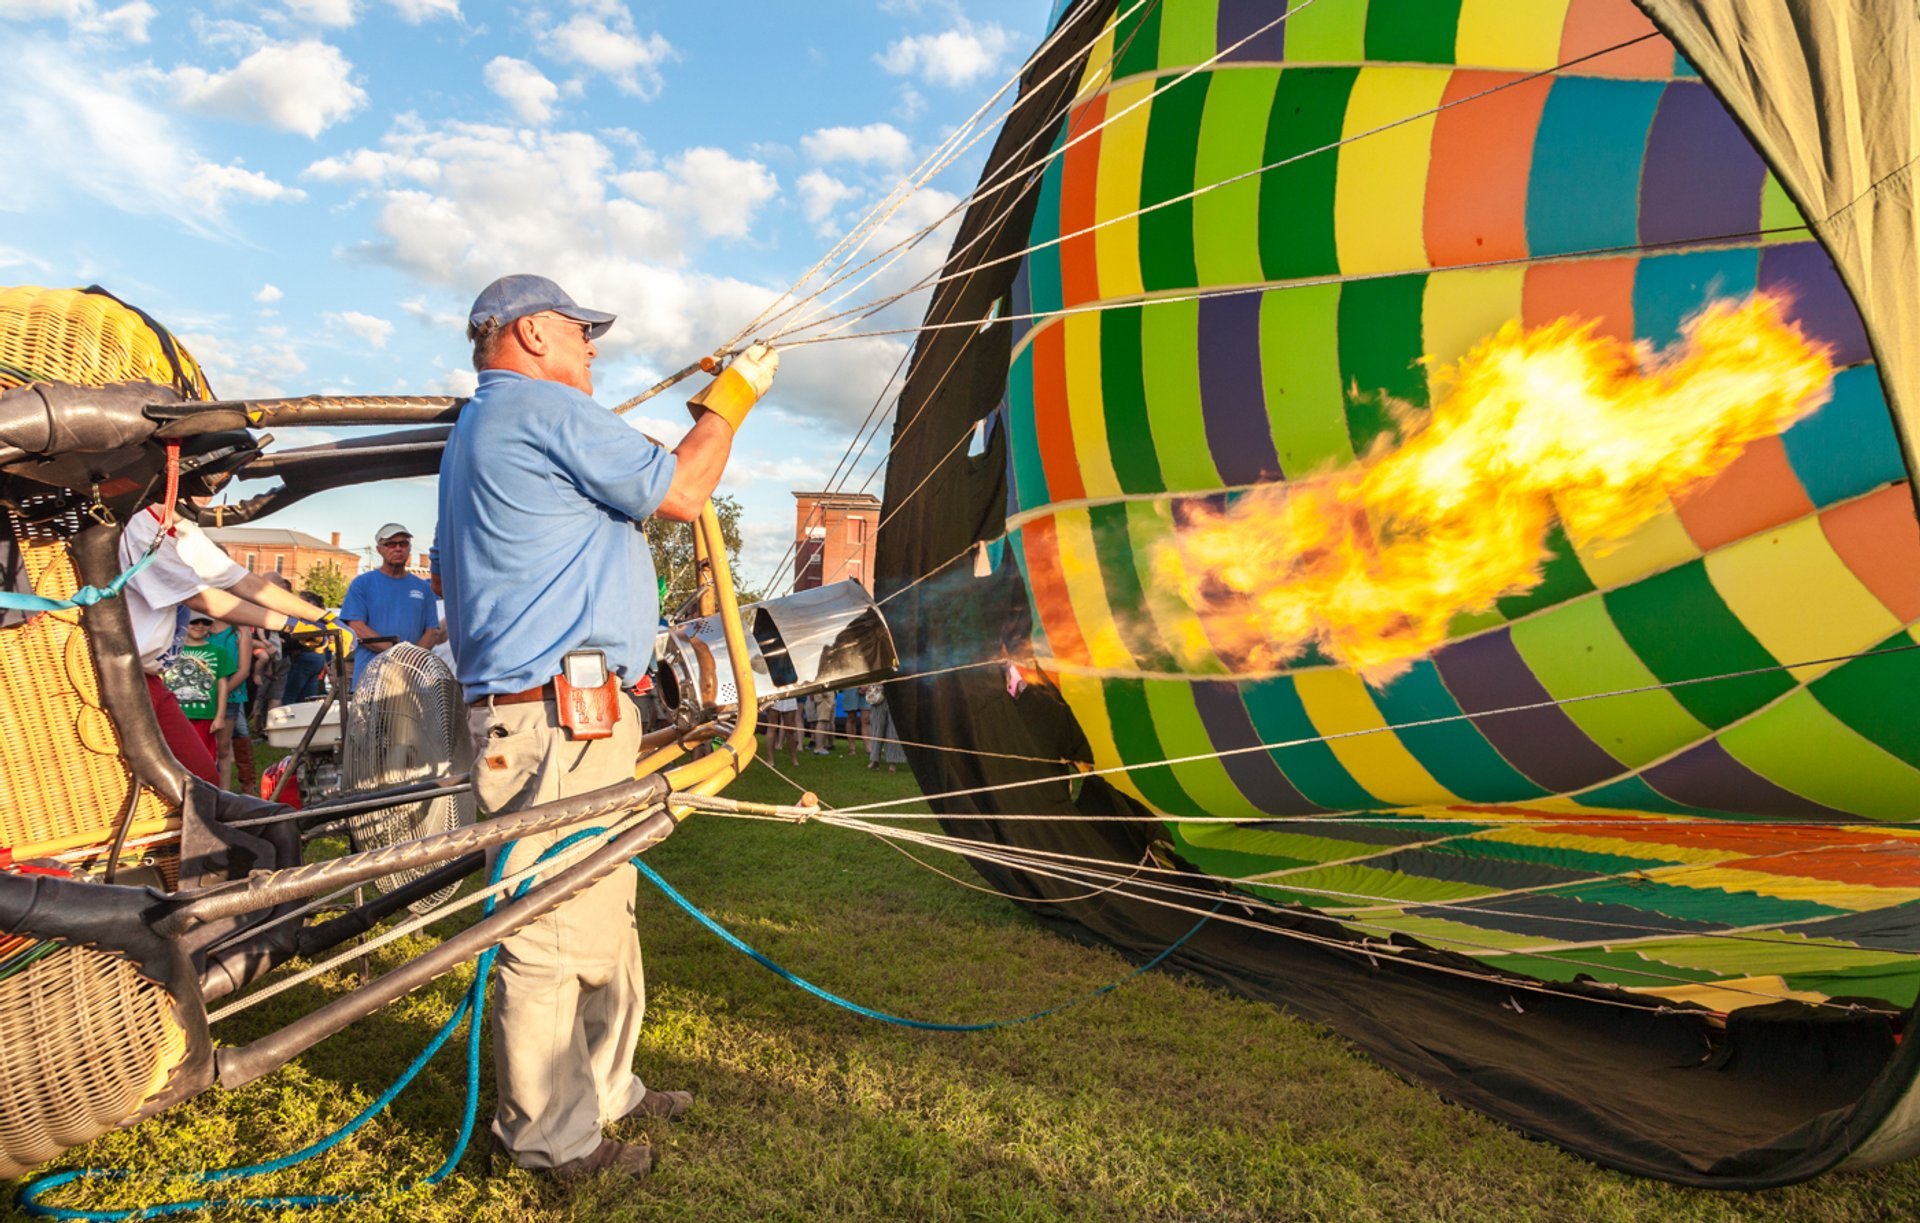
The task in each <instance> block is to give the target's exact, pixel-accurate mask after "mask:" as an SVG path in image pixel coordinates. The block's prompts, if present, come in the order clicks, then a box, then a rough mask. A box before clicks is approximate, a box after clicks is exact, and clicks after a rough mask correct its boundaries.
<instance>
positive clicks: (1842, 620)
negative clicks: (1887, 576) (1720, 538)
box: [1707, 518, 1902, 683]
mask: <svg viewBox="0 0 1920 1223" xmlns="http://www.w3.org/2000/svg"><path fill="white" fill-rule="evenodd" d="M1707 576H1708V577H1709V578H1711V579H1712V581H1713V586H1714V589H1715V590H1717V591H1719V592H1720V597H1721V598H1722V599H1724V600H1726V604H1727V606H1728V607H1729V608H1731V609H1733V614H1734V615H1736V616H1738V617H1740V622H1741V623H1742V624H1744V625H1746V626H1747V631H1748V632H1750V633H1752V634H1753V635H1754V636H1755V637H1758V638H1759V639H1760V644H1761V645H1763V646H1765V647H1766V650H1767V653H1769V654H1771V655H1773V656H1774V657H1775V658H1776V659H1778V660H1779V661H1781V662H1796V661H1799V660H1801V659H1806V658H1824V657H1828V656H1831V655H1836V654H1845V653H1849V652H1851V651H1854V650H1862V649H1865V648H1867V647H1868V646H1871V645H1874V644H1876V643H1878V642H1880V641H1884V640H1885V639H1886V638H1888V637H1891V636H1892V635H1893V634H1895V633H1897V632H1899V631H1900V629H1901V628H1902V625H1901V623H1900V621H1898V620H1896V619H1895V618H1894V616H1893V614H1892V613H1891V612H1889V611H1888V610H1887V609H1886V605H1885V604H1883V603H1881V602H1880V600H1879V599H1877V598H1875V597H1874V595H1873V592H1872V591H1870V590H1868V589H1867V588H1866V587H1865V586H1863V585H1861V584H1860V579H1859V578H1856V577H1854V576H1853V570H1851V569H1849V568H1847V565H1846V562H1845V561H1843V560H1841V559H1840V557H1839V556H1838V555H1837V554H1836V553H1835V552H1834V550H1833V546H1832V545H1831V544H1829V543H1828V542H1827V536H1826V533H1825V532H1824V531H1822V530H1821V529H1820V522H1819V520H1818V519H1816V518H1803V519H1801V520H1800V521H1799V522H1794V523H1789V524H1788V525H1786V526H1784V527H1782V528H1780V529H1779V530H1777V531H1769V532H1767V533H1766V534H1765V535H1755V536H1752V537H1750V538H1748V539H1743V540H1741V541H1740V542H1738V543H1735V544H1729V545H1728V546H1727V547H1725V548H1722V549H1720V550H1719V551H1717V552H1712V553H1709V554H1708V556H1707ZM1832 669H1833V664H1828V665H1824V666H1818V667H1795V668H1794V669H1793V672H1792V674H1793V676H1794V678H1795V679H1797V680H1799V681H1800V682H1801V683H1806V682H1807V681H1808V680H1811V679H1814V678H1816V677H1817V676H1820V675H1824V674H1825V673H1826V672H1828V671H1830V670H1832Z"/></svg>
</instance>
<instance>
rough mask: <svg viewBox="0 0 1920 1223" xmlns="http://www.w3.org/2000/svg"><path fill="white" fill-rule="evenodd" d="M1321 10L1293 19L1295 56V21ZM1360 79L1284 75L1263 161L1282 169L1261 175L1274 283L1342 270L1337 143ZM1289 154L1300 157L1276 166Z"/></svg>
mask: <svg viewBox="0 0 1920 1223" xmlns="http://www.w3.org/2000/svg"><path fill="white" fill-rule="evenodd" d="M1319 7H1321V8H1331V7H1338V6H1333V5H1321V6H1319ZM1314 11H1315V9H1306V10H1304V11H1302V12H1300V13H1297V14H1295V15H1294V16H1293V17H1291V18H1289V19H1288V22H1289V30H1288V34H1287V38H1288V43H1287V53H1288V55H1289V56H1291V55H1292V54H1293V38H1294V36H1295V35H1297V34H1298V33H1299V31H1298V29H1295V28H1293V23H1296V22H1298V21H1299V20H1300V19H1301V18H1302V17H1305V16H1306V15H1307V14H1309V13H1312V12H1314ZM1356 58H1357V57H1356ZM1358 75H1359V69H1357V68H1311V69H1300V68H1290V69H1287V70H1286V71H1283V72H1282V73H1281V74H1280V80H1279V83H1278V86H1277V87H1276V88H1275V90H1274V95H1273V109H1272V112H1271V113H1270V114H1269V115H1268V118H1267V140H1266V147H1265V150H1264V151H1263V152H1262V153H1261V161H1260V164H1261V165H1263V166H1274V167H1275V168H1274V169H1271V170H1268V171H1267V172H1266V173H1265V174H1262V175H1261V176H1260V266H1261V268H1262V270H1263V271H1264V273H1265V278H1266V279H1268V280H1289V279H1293V278H1296V277H1304V276H1328V275H1332V274H1333V273H1335V272H1338V271H1339V270H1340V260H1339V254H1338V251H1337V249H1336V246H1335V243H1334V225H1333V196H1334V181H1335V178H1336V176H1337V175H1338V174H1339V170H1340V159H1339V158H1338V157H1337V156H1335V154H1334V152H1333V150H1332V146H1335V145H1337V144H1338V143H1339V140H1340V132H1341V130H1342V126H1343V125H1344V124H1345V123H1346V118H1347V98H1348V95H1350V94H1351V93H1352V92H1353V82H1354V78H1355V77H1357V76H1358ZM1313 150H1325V151H1321V152H1313ZM1309 153H1310V154H1311V155H1309V156H1301V155H1302V154H1309ZM1289 157H1300V160H1298V161H1291V162H1288V163H1287V164H1286V165H1279V164H1277V163H1279V162H1281V161H1284V160H1285V159H1287V158H1289Z"/></svg>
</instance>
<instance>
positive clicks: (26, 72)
mask: <svg viewBox="0 0 1920 1223" xmlns="http://www.w3.org/2000/svg"><path fill="white" fill-rule="evenodd" d="M0 163H4V164H5V165H6V166H7V167H8V170H9V172H10V173H12V174H13V175H15V176H16V181H20V182H37V183H40V184H42V186H43V188H45V189H47V190H53V189H54V188H55V185H56V184H63V185H65V186H67V187H70V188H72V189H73V190H77V191H81V192H84V193H86V194H88V195H91V196H94V197H96V198H98V199H100V200H103V201H105V202H106V203H109V204H111V205H114V206H115V207H118V208H120V209H122V210H123V211H126V212H133V213H156V214H159V215H162V216H167V217H171V218H172V219H174V220H175V221H177V222H178V223H180V224H181V225H184V226H186V227H187V228H189V229H192V230H195V231H198V232H202V233H215V232H219V231H221V230H223V229H224V228H225V226H226V216H225V211H224V210H225V206H226V205H227V204H228V203H229V202H231V201H233V200H241V201H254V202H259V201H270V200H293V199H299V198H301V193H300V192H299V191H297V190H295V189H293V188H290V187H287V186H284V185H282V184H280V183H277V182H275V181H274V180H273V179H271V178H269V177H267V176H266V175H264V174H261V173H258V172H256V171H251V170H246V169H244V168H242V167H241V166H238V165H221V164H218V163H215V162H213V161H211V160H209V159H208V158H207V157H205V156H204V155H202V154H201V153H200V152H199V150H198V149H196V148H195V147H194V146H193V145H192V144H191V143H190V142H189V141H188V140H187V138H186V137H185V136H184V135H183V134H182V133H181V132H180V131H179V130H178V129H177V128H176V127H175V126H174V123H173V121H172V120H171V119H170V118H169V117H168V116H167V115H165V114H163V113H162V112H160V111H157V110H155V109H153V108H152V107H150V106H148V105H147V104H146V103H145V102H143V101H141V100H140V99H139V98H138V97H136V96H135V95H134V93H133V92H132V89H131V82H130V81H129V78H128V75H127V74H124V73H116V72H113V71H110V70H108V69H106V68H103V67H102V66H101V65H99V64H97V63H92V62H88V61H85V60H82V59H78V58H75V56H74V53H73V51H72V49H71V48H67V47H59V46H55V45H53V44H50V43H46V42H41V41H37V40H26V41H21V42H16V43H14V44H13V45H10V46H9V47H8V49H7V88H6V89H4V90H0Z"/></svg>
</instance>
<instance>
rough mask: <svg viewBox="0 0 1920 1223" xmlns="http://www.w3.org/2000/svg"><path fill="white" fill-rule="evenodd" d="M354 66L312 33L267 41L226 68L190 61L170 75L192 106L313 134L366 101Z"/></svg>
mask: <svg viewBox="0 0 1920 1223" xmlns="http://www.w3.org/2000/svg"><path fill="white" fill-rule="evenodd" d="M352 72H353V65H352V64H350V63H348V62H347V57H346V56H344V55H342V54H341V53H340V50H339V48H337V47H334V46H330V45H329V44H327V43H324V42H319V41H317V40H315V39H310V38H309V39H302V40H300V41H299V42H270V43H267V44H266V45H264V46H262V47H261V48H260V49H259V50H257V51H255V52H253V53H252V54H251V55H248V56H247V57H246V58H245V59H243V60H241V61H240V62H239V63H238V64H236V65H234V66H233V67H232V68H230V69H228V70H226V71H225V72H208V71H207V70H205V69H204V68H196V67H191V66H188V67H183V68H176V69H175V70H174V71H173V72H172V73H170V74H169V76H168V79H169V80H170V81H171V82H172V85H173V89H174V95H175V97H176V98H178V100H179V102H180V104H181V105H182V106H183V107H185V108H186V109H188V110H192V111H197V112H199V113H201V114H208V115H218V116H220V117H222V118H227V119H238V120H241V121H243V122H249V123H265V124H267V125H269V126H271V127H277V128H280V129H282V130H284V131H289V132H298V133H300V134H301V135H303V136H306V137H308V138H312V137H314V136H318V135H319V134H320V133H321V132H323V131H325V130H326V129H327V128H328V127H331V126H332V125H333V124H335V123H338V122H339V121H340V120H342V119H345V118H346V117H347V116H348V115H351V114H352V113H353V112H354V111H356V110H359V109H360V108H361V107H362V106H365V105H366V103H367V94H366V91H365V90H363V89H361V88H360V87H359V86H358V85H355V84H354V83H353V81H352V80H351V79H350V78H351V74H352Z"/></svg>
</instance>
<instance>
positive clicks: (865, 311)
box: [775, 0, 1662, 338]
mask: <svg viewBox="0 0 1920 1223" xmlns="http://www.w3.org/2000/svg"><path fill="white" fill-rule="evenodd" d="M1309 3H1312V0H1305V2H1304V3H1302V4H1301V5H1299V6H1298V8H1305V7H1306V6H1307V4H1309ZM1298 8H1296V9H1290V10H1288V12H1286V13H1284V14H1282V15H1281V16H1280V17H1279V18H1277V19H1276V20H1274V21H1272V22H1269V23H1268V26H1267V27H1262V29H1261V30H1257V31H1255V35H1257V34H1260V33H1263V32H1264V31H1265V29H1267V28H1270V27H1271V26H1274V25H1278V24H1279V23H1280V22H1281V21H1284V20H1285V19H1286V18H1287V17H1289V16H1291V15H1292V14H1293V13H1294V12H1297V11H1298ZM1255 35H1249V36H1248V37H1249V38H1251V37H1254V36H1255ZM1660 37H1662V35H1661V34H1660V33H1659V32H1658V31H1648V32H1647V33H1645V34H1641V35H1639V36H1637V37H1634V38H1629V39H1626V40H1624V41H1621V42H1618V43H1615V44H1613V45H1612V46H1610V47H1602V48H1600V49H1599V50H1596V51H1591V52H1588V53H1587V54H1585V55H1580V56H1576V57H1574V58H1573V59H1569V60H1566V61H1564V62H1562V63H1558V64H1555V65H1553V66H1552V67H1550V68H1542V69H1539V70H1538V71H1535V72H1530V73H1527V74H1525V75H1523V76H1518V77H1515V78H1514V79H1512V80H1510V81H1503V82H1501V83H1500V84H1498V85H1492V86H1489V87H1487V88H1486V89H1482V90H1479V91H1478V92H1475V93H1470V94H1467V95H1465V96H1463V97H1459V98H1455V99H1453V100H1452V101H1448V102H1442V103H1439V104H1438V105H1435V106H1431V107H1428V108H1426V109H1425V110H1421V111H1417V112H1415V113H1413V114H1409V115H1403V116H1401V117H1399V118H1396V119H1390V120H1388V121H1387V122H1385V123H1382V124H1379V125H1377V126H1375V127H1370V128H1367V129H1366V130H1364V131H1359V132H1354V133H1351V134H1349V135H1344V136H1341V137H1340V138H1339V139H1338V140H1333V141H1330V142H1328V143H1326V144H1322V145H1319V146H1317V147H1315V148H1311V149H1305V150H1302V151H1301V152H1298V153H1291V154H1288V155H1287V156H1285V157H1282V158H1280V159H1279V160H1278V161H1272V162H1268V163H1267V164H1265V165H1262V166H1257V167H1255V168H1253V169H1251V170H1246V171H1242V172H1241V173H1239V174H1236V175H1233V176H1232V177H1230V178H1225V179H1221V180H1220V181H1219V182H1215V183H1208V184H1207V185H1206V186H1204V187H1196V188H1194V189H1192V190H1191V191H1188V192H1186V193H1184V194H1181V195H1176V196H1172V197H1170V198H1168V199H1164V200H1157V201H1155V202H1154V203H1152V204H1146V205H1143V206H1141V207H1139V208H1136V209H1134V210H1133V211H1132V212H1126V213H1120V214H1118V215H1116V216H1112V217H1105V218H1102V219H1101V220H1098V221H1095V222H1094V223H1092V224H1090V225H1087V226H1085V227H1084V228H1081V229H1076V230H1073V231H1071V232H1069V233H1063V234H1059V235H1056V236H1055V237H1052V238H1048V239H1046V240H1045V241H1042V242H1038V243H1035V244H1034V245H1032V246H1029V247H1028V248H1027V249H1025V250H1023V251H1015V252H1013V253H1011V254H1007V255H1002V256H1000V257H998V258H996V259H990V260H987V261H986V262H984V263H981V264H978V265H976V267H977V268H989V267H993V266H995V265H996V264H1000V263H1005V262H1008V261H1009V260H1014V259H1022V258H1025V257H1026V256H1028V255H1030V254H1033V253H1034V252H1036V251H1041V250H1045V249H1047V248H1049V247H1053V246H1058V245H1061V244H1062V243H1065V242H1070V241H1072V240H1073V239H1075V238H1080V237H1085V236H1086V235H1088V234H1091V233H1094V232H1096V231H1098V230H1101V229H1105V228H1107V227H1108V226H1110V225H1118V224H1121V223H1123V222H1126V221H1132V220H1137V219H1138V218H1140V217H1143V216H1146V215H1147V214H1148V213H1151V212H1157V211H1159V210H1160V209H1163V208H1171V207H1173V206H1174V205H1176V204H1184V203H1189V202H1191V201H1193V200H1196V199H1198V198H1200V197H1201V196H1203V195H1206V194H1207V193H1209V192H1212V191H1218V190H1220V189H1221V188H1223V187H1230V186H1232V185H1234V184H1235V183H1240V182H1244V181H1246V180H1247V179H1250V178H1256V177H1258V176H1260V175H1263V174H1266V173H1268V172H1270V171H1272V170H1277V169H1280V168H1281V167H1283V166H1289V165H1292V164H1294V163H1295V162H1299V161H1304V160H1305V159H1307V158H1309V157H1317V156H1319V155H1320V154H1322V153H1329V152H1333V151H1336V150H1338V149H1340V148H1342V147H1344V146H1346V145H1349V144H1353V143H1355V142H1357V141H1360V140H1365V139H1367V138H1369V137H1371V136H1378V135H1381V134H1383V133H1385V132H1390V131H1393V130H1394V129H1396V128H1400V127H1405V126H1406V125H1407V124H1409V123H1417V122H1419V121H1421V120H1423V119H1429V118H1432V117H1433V116H1435V115H1438V114H1441V113H1442V112H1444V111H1448V110H1452V109H1453V108H1455V107H1457V106H1464V105H1466V104H1467V103H1469V102H1476V101H1481V100H1484V99H1486V98H1490V97H1493V96H1494V95H1496V94H1499V93H1503V92H1505V91H1506V90H1509V89H1513V88H1515V87H1517V86H1520V85H1526V84H1530V83H1531V82H1533V81H1537V80H1541V79H1543V78H1546V77H1550V76H1553V75H1555V74H1556V73H1560V72H1563V71H1565V70H1566V69H1568V68H1575V67H1578V66H1579V65H1581V64H1583V63H1587V62H1588V61H1590V60H1593V59H1597V58H1599V57H1601V56H1606V55H1611V54H1613V53H1614V52H1616V51H1621V50H1624V49H1625V48H1627V47H1631V46H1633V45H1635V44H1636V43H1642V42H1645V41H1647V40H1648V39H1651V38H1660ZM1241 41H1242V42H1245V41H1246V39H1242V40H1241ZM1239 45H1240V44H1238V43H1236V44H1235V47H1238V46H1239ZM1235 47H1229V48H1226V49H1224V50H1222V51H1221V52H1219V53H1217V54H1216V55H1214V56H1213V57H1211V58H1210V59H1207V60H1205V61H1202V62H1201V63H1200V64H1197V65H1195V66H1194V67H1192V68H1190V69H1188V70H1187V71H1186V72H1184V73H1182V74H1181V75H1180V76H1178V77H1175V78H1173V79H1172V80H1170V81H1167V82H1164V83H1163V84H1159V85H1156V87H1155V88H1154V90H1153V91H1152V92H1150V93H1148V94H1147V95H1146V96H1145V97H1142V98H1140V99H1139V100H1137V101H1135V102H1134V103H1133V104H1132V105H1130V106H1126V107H1123V108H1122V109H1120V110H1118V111H1116V112H1114V113H1113V114H1111V115H1108V116H1106V117H1105V118H1104V119H1103V120H1102V121H1101V122H1100V123H1098V124H1096V125H1095V126H1094V127H1093V128H1092V129H1091V130H1090V131H1088V132H1086V133H1083V134H1082V135H1081V136H1078V137H1075V138H1074V139H1073V140H1070V141H1066V142H1063V143H1062V145H1061V146H1060V147H1059V148H1058V149H1055V150H1052V151H1050V152H1049V153H1048V154H1047V155H1046V156H1045V157H1043V158H1042V159H1040V160H1039V161H1038V162H1036V163H1034V164H1033V165H1031V166H1029V167H1026V168H1024V169H1023V170H1022V171H1017V172H1016V174H1018V173H1032V172H1033V171H1035V170H1038V169H1040V168H1041V167H1044V166H1046V165H1047V164H1049V163H1050V162H1051V161H1052V160H1053V159H1054V158H1055V157H1058V156H1062V155H1064V154H1065V152H1066V150H1067V149H1069V148H1072V147H1073V145H1074V144H1076V143H1078V142H1079V141H1080V140H1082V139H1085V138H1086V137H1088V136H1092V135H1095V134H1097V133H1098V132H1100V131H1101V130H1102V129H1104V128H1105V127H1107V126H1108V125H1109V124H1111V123H1114V122H1116V121H1117V120H1119V119H1122V118H1124V117H1125V116H1126V115H1128V114H1129V113H1131V112H1132V111H1133V110H1135V109H1136V108H1138V107H1140V106H1144V105H1146V104H1147V103H1148V102H1150V101H1152V100H1153V98H1154V97H1156V96H1158V95H1159V94H1160V93H1162V92H1165V90H1167V89H1171V88H1172V87H1173V86H1175V85H1178V84H1180V83H1181V82H1182V81H1184V80H1186V79H1187V78H1188V77H1190V76H1192V75H1193V74H1194V73H1196V72H1200V71H1204V70H1206V69H1207V68H1209V67H1212V66H1213V65H1214V64H1215V63H1216V62H1217V61H1218V60H1219V59H1220V57H1221V56H1222V55H1226V54H1228V53H1230V52H1231V51H1232V50H1234V49H1235ZM1012 177H1014V176H1011V175H1010V176H1008V178H1007V179H1002V180H1000V183H1004V182H1006V181H1010V179H1011V178H1012ZM998 185H1000V184H999V183H996V184H995V186H996V187H997V186H998ZM987 189H989V188H985V187H983V188H982V189H981V190H980V191H976V192H975V195H976V197H977V196H978V195H980V194H981V193H982V192H983V191H984V190H987ZM964 253H965V252H964V251H959V252H955V253H954V255H952V256H949V260H948V261H949V262H951V261H952V259H953V258H957V257H959V256H960V255H963V254H964ZM955 275H957V273H955ZM950 278H951V277H950V276H948V275H939V276H935V277H933V278H931V279H929V278H924V277H923V278H922V280H921V281H920V282H917V283H916V284H914V285H913V286H911V287H910V288H907V289H904V290H902V291H900V292H898V293H895V294H892V295H890V296H886V297H882V298H879V299H877V300H876V301H875V302H871V303H868V304H866V305H861V306H855V307H851V308H849V309H847V310H842V311H839V312H838V313H834V314H829V315H826V316H824V317H820V318H814V319H811V320H809V321H806V322H802V323H796V324H792V325H789V326H787V327H785V328H783V329H781V330H780V331H779V332H777V333H775V334H776V338H781V337H785V336H787V335H791V334H792V333H794V332H796V331H801V330H810V329H812V328H815V327H820V326H824V325H826V324H827V323H831V322H834V321H836V320H840V319H850V320H851V321H858V318H860V317H870V316H871V315H872V314H874V313H876V312H878V311H879V310H882V309H885V308H886V307H887V306H890V305H892V304H893V303H894V302H897V301H899V300H900V299H901V298H903V297H906V296H908V295H910V294H913V293H917V292H920V291H922V290H923V289H928V288H933V287H935V286H937V285H939V284H941V283H942V282H943V281H945V280H947V279H950ZM842 296H843V297H844V296H845V295H844V294H843V295H842ZM839 300H840V299H835V302H833V303H829V304H838V301H839ZM844 325H845V324H843V326H844ZM836 330H837V329H836Z"/></svg>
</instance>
